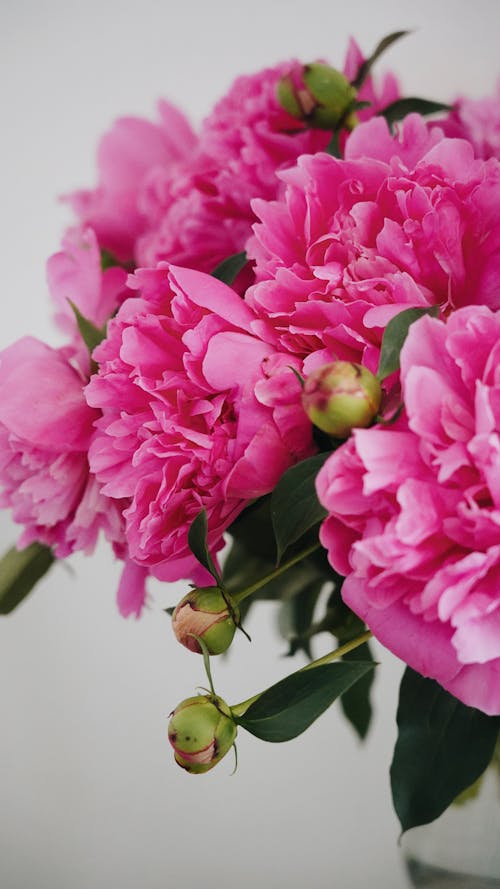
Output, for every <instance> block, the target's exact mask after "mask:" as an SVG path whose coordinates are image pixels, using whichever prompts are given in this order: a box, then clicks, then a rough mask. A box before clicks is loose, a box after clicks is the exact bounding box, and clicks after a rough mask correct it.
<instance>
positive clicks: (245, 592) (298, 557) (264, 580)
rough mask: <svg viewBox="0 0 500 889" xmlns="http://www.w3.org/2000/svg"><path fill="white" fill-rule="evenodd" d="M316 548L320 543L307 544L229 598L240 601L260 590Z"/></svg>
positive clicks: (319, 547) (318, 547)
mask: <svg viewBox="0 0 500 889" xmlns="http://www.w3.org/2000/svg"><path fill="white" fill-rule="evenodd" d="M317 549H321V544H320V543H315V544H313V546H309V547H308V548H307V549H304V550H302V552H301V553H297V555H296V556H293V558H292V559H289V560H288V562H284V563H283V565H279V566H278V567H277V568H275V569H274V571H271V572H270V573H269V574H266V576H265V577H261V578H260V580H256V581H255V583H253V584H252V585H251V586H249V587H247V588H246V589H245V590H242V591H241V592H240V593H231V598H232V599H233V601H234V602H236V603H238V604H239V603H240V602H242V601H243V599H246V598H247V596H251V595H252V593H256V592H257V590H260V588H261V587H263V586H265V585H266V583H270V582H271V580H275V579H276V577H279V576H280V574H283V573H284V572H285V571H288V569H289V568H291V567H292V566H293V565H296V564H297V562H301V561H302V559H306V558H307V556H310V555H311V553H314V552H316V550H317Z"/></svg>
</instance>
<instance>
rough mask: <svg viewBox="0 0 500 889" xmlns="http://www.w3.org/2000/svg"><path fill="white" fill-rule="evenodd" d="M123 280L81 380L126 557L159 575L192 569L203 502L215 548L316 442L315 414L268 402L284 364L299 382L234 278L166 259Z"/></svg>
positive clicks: (98, 470)
mask: <svg viewBox="0 0 500 889" xmlns="http://www.w3.org/2000/svg"><path fill="white" fill-rule="evenodd" d="M129 286H130V287H131V288H132V289H133V290H136V291H138V296H137V297H135V298H133V299H129V300H127V301H126V302H125V303H124V304H123V305H122V307H121V309H120V310H119V312H118V315H117V316H116V318H114V319H113V320H112V321H111V322H110V325H109V330H108V338H107V339H106V340H105V341H104V342H103V343H101V345H100V346H99V347H98V348H97V349H96V351H95V357H96V359H97V360H98V361H99V364H100V367H99V372H98V374H96V375H94V376H93V377H92V379H91V381H90V383H89V385H88V387H87V389H86V394H87V400H88V403H89V404H90V405H91V406H92V407H95V408H100V410H101V411H102V417H101V419H99V420H98V421H97V422H96V424H95V425H96V428H97V433H96V435H95V438H94V440H93V441H92V443H91V446H90V453H89V459H90V465H91V468H92V471H93V472H95V474H96V476H97V478H98V479H99V481H100V482H101V483H102V485H103V488H102V490H103V493H104V494H105V495H106V496H108V497H111V498H117V499H120V498H127V500H128V502H129V504H130V505H129V506H128V508H127V509H126V510H125V512H124V517H125V521H126V529H125V534H126V540H127V544H128V552H129V556H130V559H131V560H132V561H133V562H134V563H135V564H136V565H138V566H141V567H143V568H148V569H149V570H150V571H151V573H153V574H154V575H155V576H157V577H159V578H160V579H164V580H176V579H178V578H181V577H191V579H194V572H195V570H196V568H197V566H198V563H197V562H196V560H195V558H194V556H193V555H192V553H191V552H190V550H189V548H188V545H187V533H188V530H189V526H190V524H191V522H192V521H193V519H194V518H195V517H196V516H197V515H198V513H199V512H200V510H201V509H202V508H203V507H204V508H205V509H206V510H207V514H208V527H209V546H210V548H211V550H212V552H215V551H217V550H218V549H219V548H220V546H221V545H222V535H223V533H224V531H225V530H226V528H227V527H228V526H229V525H230V524H231V522H232V521H233V520H234V519H235V518H236V516H237V515H238V513H239V512H241V510H242V509H243V508H244V506H246V505H247V503H248V501H249V500H251V499H253V498H255V497H259V496H261V495H263V494H265V493H267V492H269V491H270V490H272V488H273V487H274V485H275V484H276V482H277V480H278V479H279V477H280V475H281V474H282V473H283V471H284V470H285V469H286V468H287V467H288V466H290V465H291V464H292V463H293V462H295V461H297V460H299V459H301V458H303V457H304V456H306V455H308V454H310V453H312V452H313V451H314V446H313V443H312V440H311V428H310V423H309V421H308V420H307V418H306V416H305V414H304V412H303V411H302V409H301V408H300V405H298V406H297V407H296V408H295V407H291V408H290V406H289V405H288V406H287V407H286V410H285V409H284V408H283V407H279V406H278V407H276V409H275V410H273V408H271V407H268V406H267V404H266V403H265V386H266V383H267V381H268V377H269V375H270V374H277V375H279V373H280V371H283V369H284V367H285V365H287V367H286V376H287V380H288V382H289V385H290V386H291V387H292V388H293V387H296V388H297V389H298V390H299V391H300V385H299V383H298V382H297V380H296V379H295V377H294V374H293V373H292V372H291V370H290V369H289V365H290V357H289V356H288V355H284V356H281V364H280V356H279V355H277V354H276V351H275V349H274V347H273V346H272V345H267V344H266V343H264V342H262V341H261V340H259V339H256V338H255V337H253V336H252V335H251V333H250V327H251V322H252V318H253V316H252V312H251V310H250V309H249V307H248V306H246V305H245V303H244V302H243V301H242V300H241V299H240V298H239V297H238V296H237V294H236V293H235V292H234V291H233V290H232V289H231V288H229V287H226V285H224V284H222V283H220V282H219V281H217V280H216V279H214V278H212V277H210V276H209V275H204V274H203V273H200V272H196V271H192V270H188V269H181V268H175V267H168V266H167V265H166V264H165V263H163V264H160V266H159V267H158V268H157V269H154V270H153V269H141V270H139V271H137V272H136V274H135V275H134V276H133V277H131V279H130V281H129ZM292 363H293V362H292ZM259 386H262V387H263V390H264V391H263V394H262V396H261V395H260V393H259ZM198 577H199V575H197V577H196V579H197V580H198ZM200 579H201V578H200Z"/></svg>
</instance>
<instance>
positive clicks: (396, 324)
mask: <svg viewBox="0 0 500 889" xmlns="http://www.w3.org/2000/svg"><path fill="white" fill-rule="evenodd" d="M423 315H432V317H433V318H436V317H437V316H438V315H439V306H426V307H425V308H423V309H420V308H419V309H403V311H402V312H399V314H398V315H395V316H394V318H391V320H390V321H389V323H388V325H387V327H386V328H385V330H384V336H383V339H382V348H381V350H380V360H379V365H378V371H377V376H378V378H379V380H380V381H382V380H385V378H386V377H388V376H389V375H390V374H392V373H394V371H395V370H399V355H400V352H401V349H402V348H403V343H404V341H405V339H406V337H407V336H408V330H409V328H410V326H411V325H412V324H413V322H414V321H418V319H419V318H422V316H423Z"/></svg>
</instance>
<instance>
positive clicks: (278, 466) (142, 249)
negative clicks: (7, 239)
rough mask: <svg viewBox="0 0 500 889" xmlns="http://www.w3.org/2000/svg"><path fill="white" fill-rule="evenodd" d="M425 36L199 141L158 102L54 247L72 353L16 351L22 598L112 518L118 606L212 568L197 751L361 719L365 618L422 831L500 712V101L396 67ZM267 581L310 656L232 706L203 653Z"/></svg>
mask: <svg viewBox="0 0 500 889" xmlns="http://www.w3.org/2000/svg"><path fill="white" fill-rule="evenodd" d="M404 33H405V32H398V33H396V34H391V35H389V36H388V37H386V38H385V39H384V40H382V41H381V43H380V44H379V45H378V46H377V48H376V49H375V51H374V52H373V54H372V55H371V56H369V57H368V58H365V57H364V56H363V55H362V53H361V51H360V50H359V48H358V46H357V45H356V44H355V43H354V41H351V43H350V45H349V48H348V52H347V57H346V60H345V64H344V67H343V70H342V71H340V70H337V69H335V68H332V67H330V66H329V65H328V64H327V63H326V62H324V61H318V62H314V63H312V64H306V65H303V64H301V63H299V62H297V61H290V62H285V63H282V64H279V65H277V66H276V67H274V68H269V69H266V70H264V71H260V72H258V73H257V74H254V75H251V76H244V77H240V78H238V79H237V80H236V81H235V83H234V84H233V86H232V87H231V89H230V91H229V93H228V94H227V95H226V96H225V97H224V98H223V99H222V100H221V101H220V102H219V103H218V104H217V105H216V107H215V108H214V110H213V111H212V113H211V114H210V116H209V117H208V118H207V119H206V120H205V121H204V123H203V124H202V127H201V130H200V132H199V134H196V133H194V132H193V130H192V129H191V127H190V125H189V123H188V122H187V120H186V119H185V117H184V116H183V114H182V113H181V112H180V111H179V110H177V109H176V108H174V107H173V106H172V105H170V104H168V103H167V102H161V103H160V104H159V108H158V112H159V116H158V120H157V121H156V122H150V121H147V120H142V119H138V118H133V117H129V118H121V119H119V120H118V121H117V122H116V123H115V125H114V126H113V127H112V129H111V130H110V131H109V132H108V133H106V134H105V136H104V137H103V138H102V140H101V142H100V145H99V149H98V170H99V180H98V184H97V186H96V188H94V189H91V190H87V191H79V192H77V193H74V194H72V195H70V196H69V197H68V198H67V201H68V203H69V204H70V206H71V207H72V209H73V211H74V214H75V216H76V222H75V224H74V225H73V226H72V227H71V228H70V229H68V231H67V232H66V234H65V236H64V239H63V242H62V246H61V250H60V251H59V252H58V253H56V254H55V255H53V256H51V257H50V259H49V260H48V265H47V275H48V283H49V289H50V293H51V296H52V299H53V303H54V306H55V319H56V322H57V324H58V325H59V327H60V328H61V329H62V331H63V332H64V334H65V337H66V339H65V345H63V346H62V347H60V348H53V347H51V346H49V345H46V344H45V343H43V342H41V341H40V340H38V339H35V338H33V337H25V338H23V339H21V340H19V341H18V342H16V343H14V344H13V345H11V346H10V347H8V348H7V349H5V350H4V351H3V352H2V353H0V505H1V506H3V507H6V508H9V509H11V511H12V515H13V517H14V520H15V521H16V522H18V523H19V524H20V525H21V526H22V529H23V530H22V533H21V536H20V539H19V540H18V542H17V547H16V548H14V549H12V550H11V551H9V552H8V553H7V554H6V555H5V556H4V558H3V560H2V562H1V572H0V613H2V614H7V613H10V612H11V611H12V610H13V609H14V608H15V607H16V606H17V605H18V604H19V603H20V602H21V601H22V600H23V599H24V597H25V596H26V595H27V594H28V593H29V592H30V591H31V589H32V588H33V586H34V585H35V584H36V582H37V581H38V580H39V579H40V578H41V577H42V576H43V575H44V574H46V572H47V571H48V570H49V569H50V567H51V565H52V564H53V563H54V561H55V560H56V559H65V558H67V557H68V556H70V555H71V553H73V552H75V551H78V550H81V551H83V552H85V553H89V554H90V553H91V552H92V550H93V548H94V546H95V544H96V541H97V539H98V537H99V535H100V534H101V532H102V534H103V535H104V537H105V538H106V539H107V540H108V541H109V543H110V544H111V547H112V549H113V553H114V556H115V557H116V558H117V559H119V560H120V561H121V562H122V563H123V570H122V574H121V579H120V583H119V588H118V591H117V603H118V608H119V610H120V612H121V613H122V614H123V615H124V616H125V617H127V616H129V615H135V616H136V617H139V616H140V613H141V610H142V608H143V606H144V603H145V599H146V595H147V593H146V590H147V582H148V578H149V577H154V578H157V579H159V580H162V581H176V580H180V579H185V580H186V581H187V582H189V591H188V592H187V593H186V595H185V596H184V598H183V599H182V600H181V601H180V602H179V603H178V605H177V606H176V607H175V609H171V612H172V624H173V630H174V634H175V637H176V638H177V640H178V641H179V642H180V643H182V644H183V645H185V646H186V647H187V648H188V649H189V650H190V651H192V652H195V653H197V654H199V655H201V656H202V661H203V664H204V668H205V672H206V674H207V681H208V686H209V688H208V690H206V692H205V693H203V694H198V695H196V696H193V697H188V698H186V699H185V700H183V701H182V703H181V704H180V705H179V706H177V707H176V708H175V709H174V711H173V713H172V715H171V718H170V723H169V739H170V743H171V744H172V746H173V748H174V755H175V760H176V761H177V763H178V764H179V765H181V766H182V767H183V768H184V769H186V771H188V772H191V773H203V772H206V771H208V770H210V769H212V768H213V766H214V765H216V764H217V763H218V762H219V760H220V759H222V757H223V756H224V755H225V754H226V753H227V752H228V751H229V750H230V749H231V748H232V747H233V746H234V742H235V738H236V734H237V731H238V729H239V728H240V729H245V730H247V731H249V732H251V733H252V734H254V735H255V736H257V737H259V738H262V739H263V740H267V741H272V742H281V741H286V740H289V739H291V738H294V737H296V736H297V735H299V734H300V733H301V732H303V731H304V730H305V729H306V728H307V727H308V726H309V725H310V724H311V723H312V722H313V721H314V720H315V719H316V718H317V717H318V716H320V715H321V713H323V712H324V711H325V710H326V709H327V707H329V706H330V705H331V704H332V703H333V702H334V701H335V700H336V699H337V698H338V699H339V701H340V705H341V706H342V709H343V712H344V714H345V716H346V718H347V719H348V720H349V721H350V722H351V724H352V726H353V727H354V729H355V730H356V732H357V733H358V735H359V736H360V737H361V738H363V737H365V735H366V733H367V731H368V727H369V723H370V717H371V704H370V690H371V684H372V681H373V676H374V672H375V669H376V664H375V662H374V660H373V657H372V653H371V650H370V644H369V639H370V637H371V636H372V635H373V636H374V637H376V638H377V639H378V640H379V641H380V642H381V643H382V644H383V645H384V646H386V647H387V648H388V649H389V650H390V651H392V652H393V653H394V654H396V655H397V656H398V657H399V658H401V659H402V660H403V661H404V662H405V663H406V665H407V668H406V671H405V674H404V677H403V680H402V683H401V690H400V701H399V708H398V714H397V719H398V730H399V735H398V739H397V743H396V747H395V751H394V758H393V762H392V767H391V782H392V791H393V799H394V805H395V808H396V812H397V814H398V817H399V820H400V822H401V826H402V829H403V830H406V829H407V828H409V827H413V826H415V825H418V824H424V823H427V822H429V821H432V820H433V819H435V818H436V817H437V816H438V815H440V814H441V813H442V812H443V811H444V810H445V809H446V808H447V807H448V805H449V804H450V803H451V802H452V801H453V800H454V799H455V798H456V797H457V796H458V795H459V794H461V793H462V792H463V791H464V790H465V789H467V788H468V787H470V786H471V785H472V784H473V783H474V782H475V781H476V780H477V779H478V778H479V777H480V776H481V775H482V773H483V772H484V770H485V769H486V767H487V766H488V764H489V763H490V761H491V760H492V757H493V754H494V750H495V745H496V743H497V738H498V733H499V729H500V719H499V717H500V97H499V95H498V93H497V95H496V96H494V97H493V98H486V99H482V100H472V99H467V98H460V99H458V100H457V101H456V102H455V104H454V105H453V107H450V106H448V105H445V104H443V103H441V102H436V101H431V100H429V99H422V98H419V97H405V96H402V95H401V91H400V87H399V85H398V82H397V80H396V78H395V77H394V76H393V75H386V76H385V77H384V78H383V79H382V80H379V81H377V80H375V79H374V78H373V75H372V71H373V67H374V65H375V63H376V62H377V60H378V58H379V56H380V55H382V53H383V52H384V51H385V50H386V49H387V48H388V47H389V46H390V45H391V44H392V43H393V42H394V41H395V40H397V39H399V38H400V37H402V36H403V35H404ZM429 115H431V117H430V118H429ZM224 546H226V547H227V549H226V550H225V551H224V553H223V554H222V555H221V551H222V549H223V547H224ZM258 599H273V600H279V601H280V608H281V618H282V620H281V624H282V627H283V633H284V636H285V638H286V639H287V641H288V643H289V653H290V654H295V653H296V652H297V651H302V652H304V653H305V654H306V656H307V657H308V658H309V663H307V665H306V666H305V667H303V668H302V669H300V670H298V671H296V672H294V673H292V674H291V675H290V676H288V677H287V678H285V679H283V680H281V681H280V682H278V683H277V684H275V685H273V686H271V687H270V688H268V689H267V690H265V691H260V692H256V694H255V695H254V696H253V697H252V698H250V699H248V700H246V701H243V702H240V703H236V704H232V705H229V704H227V703H226V702H225V701H224V699H223V698H222V697H221V696H220V695H219V694H218V693H217V692H216V691H215V688H214V683H213V680H212V673H211V660H210V658H211V656H214V655H217V654H220V653H222V652H224V651H226V650H227V649H228V647H229V646H230V645H231V643H232V641H233V638H234V637H235V633H236V631H237V630H239V631H241V632H242V633H243V634H245V629H244V626H245V619H246V616H247V614H248V611H249V608H250V607H251V606H252V605H253V603H255V602H256V601H257V600H258ZM320 633H329V634H330V635H331V636H332V637H334V639H335V640H336V641H335V646H334V648H333V650H332V651H331V653H330V654H327V655H325V656H323V657H321V658H319V659H317V660H312V653H311V641H312V639H313V637H315V636H316V635H318V634H320ZM245 635H246V634H245Z"/></svg>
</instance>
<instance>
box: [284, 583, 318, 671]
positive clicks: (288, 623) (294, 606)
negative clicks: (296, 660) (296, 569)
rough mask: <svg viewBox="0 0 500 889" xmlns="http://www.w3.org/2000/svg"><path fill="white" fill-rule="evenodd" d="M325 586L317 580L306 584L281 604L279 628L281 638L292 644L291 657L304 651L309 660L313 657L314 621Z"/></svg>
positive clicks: (289, 654) (289, 653) (289, 652)
mask: <svg viewBox="0 0 500 889" xmlns="http://www.w3.org/2000/svg"><path fill="white" fill-rule="evenodd" d="M292 570H293V569H292ZM323 586H324V579H323V578H322V577H320V578H315V579H314V580H312V581H310V582H309V583H306V584H305V585H304V586H303V587H302V588H301V589H300V590H299V592H298V593H296V595H295V596H291V597H287V598H284V599H283V601H282V603H281V608H280V611H279V614H278V626H279V630H280V634H281V636H282V637H283V638H284V639H286V640H287V641H288V642H289V643H290V648H289V651H288V652H287V654H288V656H289V657H292V656H293V655H294V654H296V653H297V652H298V651H304V652H305V654H306V655H307V657H308V658H311V657H312V655H311V638H310V632H311V629H312V619H313V616H314V610H315V607H316V603H317V601H318V598H319V595H320V593H321V590H322V589H323Z"/></svg>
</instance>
